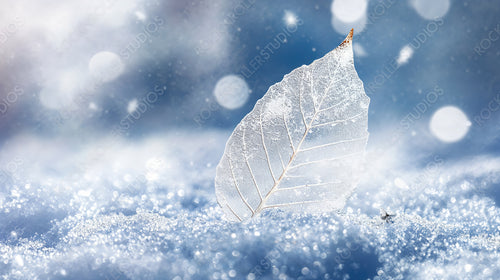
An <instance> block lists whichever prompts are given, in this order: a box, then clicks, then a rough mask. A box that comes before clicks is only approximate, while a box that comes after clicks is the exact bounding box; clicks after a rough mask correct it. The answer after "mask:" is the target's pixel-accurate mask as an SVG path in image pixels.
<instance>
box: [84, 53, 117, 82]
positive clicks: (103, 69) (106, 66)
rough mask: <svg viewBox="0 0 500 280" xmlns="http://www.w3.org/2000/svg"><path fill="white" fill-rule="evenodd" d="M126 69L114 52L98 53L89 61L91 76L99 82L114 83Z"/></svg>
mask: <svg viewBox="0 0 500 280" xmlns="http://www.w3.org/2000/svg"><path fill="white" fill-rule="evenodd" d="M124 68H125V66H124V64H123V62H122V60H121V58H120V57H119V56H118V55H117V54H115V53H113V52H108V51H102V52H98V53H96V54H95V55H94V56H93V57H92V58H91V59H90V61H89V71H90V74H91V75H92V77H94V78H95V79H96V80H97V81H102V82H109V81H112V80H114V79H116V78H117V77H118V76H120V75H121V74H122V72H123V70H124Z"/></svg>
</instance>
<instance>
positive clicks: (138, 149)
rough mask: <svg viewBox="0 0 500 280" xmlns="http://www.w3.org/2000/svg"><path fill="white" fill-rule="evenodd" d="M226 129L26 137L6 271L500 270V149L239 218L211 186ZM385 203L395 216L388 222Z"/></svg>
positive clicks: (93, 275) (415, 275)
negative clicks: (61, 139) (321, 207)
mask: <svg viewBox="0 0 500 280" xmlns="http://www.w3.org/2000/svg"><path fill="white" fill-rule="evenodd" d="M227 137H228V134H227V133H225V132H217V131H213V132H205V133H202V134H196V135H192V134H189V133H185V134H184V135H183V134H178V133H177V134H175V135H160V136H158V137H157V138H150V139H145V140H143V141H140V142H135V143H133V144H132V143H127V142H121V141H115V142H114V144H113V145H111V146H110V145H108V144H107V141H108V140H102V142H98V143H93V144H87V145H86V146H71V147H70V146H67V145H66V144H63V143H58V142H57V141H54V140H52V139H51V140H42V139H40V138H35V137H29V136H23V137H20V138H18V139H15V140H16V141H12V142H11V144H10V146H9V147H5V151H8V153H3V154H2V155H0V166H2V168H4V167H5V166H10V168H9V169H5V168H4V169H3V173H2V174H3V177H2V178H4V179H5V180H4V183H3V184H2V185H1V187H0V221H1V222H0V279H113V280H115V279H367V278H370V279H403V278H404V279H494V278H495V277H496V275H499V273H500V258H499V250H498V248H499V245H500V243H499V242H500V236H499V234H498V232H499V229H500V211H499V209H498V207H497V206H496V205H495V201H494V200H492V199H491V198H490V197H491V192H493V191H494V187H495V185H497V186H498V184H499V183H500V176H499V174H500V159H498V158H481V157H479V158H475V159H470V160H467V161H463V162H458V163H453V164H451V163H446V162H440V163H439V164H436V165H435V166H433V167H432V168H422V169H415V170H406V169H405V170H403V169H402V168H398V167H397V166H384V168H380V169H379V170H376V172H375V171H373V172H372V171H370V170H368V171H367V172H365V173H364V177H363V178H362V179H361V181H360V183H359V186H358V188H357V190H356V192H355V194H354V195H353V196H351V197H350V199H349V200H348V201H347V204H346V206H345V208H344V211H342V212H339V213H335V212H329V213H324V214H303V213H291V212H282V211H279V210H276V211H268V212H263V214H262V215H261V216H260V217H259V218H258V219H252V220H250V221H249V222H248V223H233V222H226V221H224V219H222V218H223V212H222V211H221V210H220V208H219V207H218V206H217V202H216V200H215V195H214V193H213V176H214V173H215V163H216V162H217V161H218V159H219V158H220V155H221V154H222V152H223V151H222V149H223V144H221V143H224V139H227ZM101 147H110V148H108V149H106V150H104V151H100V148H101ZM55 151H59V152H61V153H64V155H65V156H64V157H63V156H60V155H54V153H55ZM92 152H94V154H92ZM368 152H370V151H369V150H368ZM54 157H56V158H58V159H59V161H54ZM404 158H405V156H404V155H402V156H401V158H400V160H403V159H404ZM96 159H98V160H96ZM131 159H133V160H131ZM9 163H10V164H9ZM14 167H15V168H14ZM49 167H50V168H49ZM82 168H83V169H82ZM81 170H83V171H81ZM6 174H7V175H8V176H6ZM396 174H397V176H396ZM380 208H384V209H385V210H386V211H387V213H390V214H395V215H396V216H394V217H392V219H391V220H392V221H391V222H390V223H387V222H385V221H384V220H382V219H381V218H380V213H379V211H380Z"/></svg>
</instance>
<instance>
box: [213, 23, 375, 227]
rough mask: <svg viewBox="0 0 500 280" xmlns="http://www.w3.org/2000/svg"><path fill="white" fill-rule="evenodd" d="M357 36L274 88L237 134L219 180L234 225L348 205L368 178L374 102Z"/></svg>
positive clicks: (218, 187)
mask: <svg viewBox="0 0 500 280" xmlns="http://www.w3.org/2000/svg"><path fill="white" fill-rule="evenodd" d="M352 35H353V34H352V30H351V32H350V34H349V35H348V36H347V38H346V39H345V40H344V42H343V43H342V44H341V45H340V46H339V47H337V48H336V49H335V50H333V51H331V52H329V53H328V54H326V55H325V56H324V57H322V58H320V59H318V60H316V61H314V62H313V63H312V64H311V65H307V66H305V65H304V66H301V67H299V68H297V69H295V70H293V71H292V72H291V73H290V74H288V75H286V76H285V77H284V78H283V80H282V81H281V82H279V83H277V84H275V85H273V86H271V87H270V88H269V90H268V92H267V93H266V94H265V95H264V97H263V98H262V99H260V100H259V101H258V102H257V104H256V105H255V107H254V109H253V110H252V111H251V112H250V113H249V114H248V115H247V116H245V118H244V119H243V120H242V121H241V122H240V124H239V125H238V126H237V127H236V129H235V130H234V132H233V134H232V135H231V137H230V138H229V141H228V143H227V145H226V150H225V152H224V155H223V156H222V159H221V161H220V163H219V165H218V166H217V176H216V179H215V189H216V194H217V200H218V202H219V205H220V206H221V207H222V208H223V209H224V211H225V213H226V217H228V218H229V219H230V220H237V221H238V220H239V221H242V220H245V219H247V218H250V217H254V216H256V215H257V214H259V213H260V212H261V211H262V210H265V209H270V208H283V209H291V208H292V209H298V210H299V211H303V210H313V211H314V212H318V211H332V210H334V209H341V208H342V207H343V206H344V203H345V201H346V199H347V197H348V196H349V195H350V194H351V193H352V191H353V189H354V187H355V185H356V183H357V181H358V178H359V174H360V173H361V171H360V166H361V163H362V159H363V156H364V152H365V146H366V141H367V139H368V131H367V125H368V104H369V102H370V100H369V98H368V96H367V95H366V94H365V92H364V89H363V83H362V82H361V80H360V79H359V77H358V74H357V73H356V70H355V68H354V61H353V53H352ZM311 212H312V211H311Z"/></svg>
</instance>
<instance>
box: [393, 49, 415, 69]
mask: <svg viewBox="0 0 500 280" xmlns="http://www.w3.org/2000/svg"><path fill="white" fill-rule="evenodd" d="M412 56H413V49H412V48H411V47H410V46H409V45H406V46H404V47H403V48H401V50H400V51H399V56H398V58H397V60H396V62H397V63H398V65H403V64H406V63H408V61H409V60H410V58H411V57H412Z"/></svg>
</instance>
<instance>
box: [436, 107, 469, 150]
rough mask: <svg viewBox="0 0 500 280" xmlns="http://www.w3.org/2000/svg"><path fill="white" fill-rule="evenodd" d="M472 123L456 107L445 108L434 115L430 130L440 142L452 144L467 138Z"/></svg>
mask: <svg viewBox="0 0 500 280" xmlns="http://www.w3.org/2000/svg"><path fill="white" fill-rule="evenodd" d="M470 126H471V122H470V121H469V118H467V116H466V115H465V113H464V112H463V111H462V110H460V109H459V108H457V107H455V106H445V107H442V108H440V109H439V110H437V111H436V112H435V113H434V115H432V118H431V121H430V124H429V128H430V130H431V132H432V134H433V135H434V136H435V137H436V138H438V139H439V140H441V141H443V142H446V143H452V142H457V141H459V140H461V139H462V138H464V137H465V135H466V134H467V132H468V131H469V128H470Z"/></svg>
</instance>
